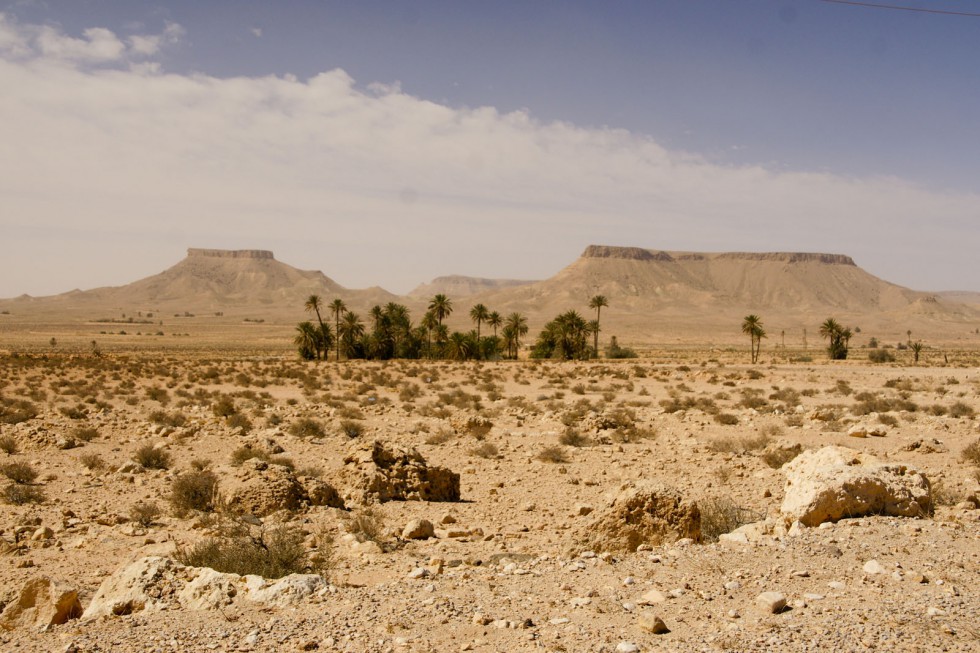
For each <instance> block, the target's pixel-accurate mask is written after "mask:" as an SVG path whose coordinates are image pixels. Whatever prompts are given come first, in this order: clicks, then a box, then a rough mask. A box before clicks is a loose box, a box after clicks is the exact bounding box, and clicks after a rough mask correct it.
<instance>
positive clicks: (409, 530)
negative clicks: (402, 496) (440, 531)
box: [402, 519, 436, 540]
mask: <svg viewBox="0 0 980 653" xmlns="http://www.w3.org/2000/svg"><path fill="white" fill-rule="evenodd" d="M435 536H436V529H435V526H433V525H432V522H430V521H429V520H428V519H413V520H412V521H410V522H408V523H407V524H406V525H405V528H404V529H403V530H402V538H403V539H406V540H427V539H429V538H430V537H435Z"/></svg>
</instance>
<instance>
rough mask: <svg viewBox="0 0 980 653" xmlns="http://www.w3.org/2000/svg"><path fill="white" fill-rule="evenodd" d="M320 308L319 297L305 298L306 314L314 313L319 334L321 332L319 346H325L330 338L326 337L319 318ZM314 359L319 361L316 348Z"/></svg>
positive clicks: (324, 328) (321, 301) (321, 304)
mask: <svg viewBox="0 0 980 653" xmlns="http://www.w3.org/2000/svg"><path fill="white" fill-rule="evenodd" d="M322 306H323V300H322V299H320V295H310V296H309V297H307V298H306V303H305V304H304V307H305V308H306V311H307V312H309V311H313V312H314V313H316V321H317V322H318V323H319V324H320V332H321V338H320V339H321V341H322V343H321V344H327V343H328V342H329V340H330V338H329V336H328V335H327V330H326V327H325V326H324V324H323V318H321V317H320V308H321V307H322ZM316 359H317V360H320V349H319V348H317V350H316Z"/></svg>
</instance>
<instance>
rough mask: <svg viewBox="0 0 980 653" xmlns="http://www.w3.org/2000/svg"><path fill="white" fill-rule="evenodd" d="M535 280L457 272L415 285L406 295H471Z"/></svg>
mask: <svg viewBox="0 0 980 653" xmlns="http://www.w3.org/2000/svg"><path fill="white" fill-rule="evenodd" d="M532 283H537V282H536V281H525V280H521V279H482V278H479V277H466V276H463V275H459V274H451V275H447V276H444V277H436V278H435V279H433V280H432V281H430V282H429V283H423V284H420V285H419V286H416V287H415V289H413V290H412V291H411V292H410V293H409V294H408V296H409V297H417V298H426V297H431V296H433V295H438V294H443V295H448V296H450V297H471V296H473V295H479V294H481V293H485V292H494V291H497V290H506V289H508V288H518V287H520V286H527V285H530V284H532Z"/></svg>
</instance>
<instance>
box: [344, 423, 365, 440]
mask: <svg viewBox="0 0 980 653" xmlns="http://www.w3.org/2000/svg"><path fill="white" fill-rule="evenodd" d="M340 432H341V433H343V434H344V435H346V436H347V437H349V438H351V439H354V438H357V437H360V436H361V435H362V434H363V433H364V426H363V425H362V424H360V423H359V422H355V421H354V420H351V419H342V420H340Z"/></svg>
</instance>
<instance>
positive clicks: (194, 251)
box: [187, 247, 275, 260]
mask: <svg viewBox="0 0 980 653" xmlns="http://www.w3.org/2000/svg"><path fill="white" fill-rule="evenodd" d="M187 257H188V258H192V257H193V258H198V257H205V258H252V259H267V260H273V259H275V257H274V256H273V255H272V252H270V251H269V250H267V249H198V248H196V247H188V248H187Z"/></svg>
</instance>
